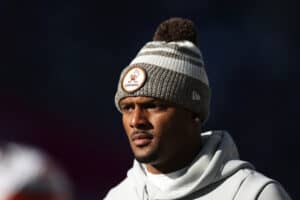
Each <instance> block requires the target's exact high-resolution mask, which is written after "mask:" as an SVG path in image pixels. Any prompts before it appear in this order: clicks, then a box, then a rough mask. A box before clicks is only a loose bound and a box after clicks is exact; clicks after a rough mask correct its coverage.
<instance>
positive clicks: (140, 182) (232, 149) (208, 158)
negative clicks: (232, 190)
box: [127, 131, 253, 200]
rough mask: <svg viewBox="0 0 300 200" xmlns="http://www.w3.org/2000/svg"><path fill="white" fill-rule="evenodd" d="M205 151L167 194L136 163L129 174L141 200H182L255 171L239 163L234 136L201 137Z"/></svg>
mask: <svg viewBox="0 0 300 200" xmlns="http://www.w3.org/2000/svg"><path fill="white" fill-rule="evenodd" d="M201 138H202V141H203V143H202V144H203V147H202V149H201V151H200V152H199V154H198V155H197V156H196V158H195V159H194V161H193V162H192V163H191V164H190V165H189V166H188V167H187V168H186V171H185V172H184V173H183V175H182V176H180V177H178V178H176V179H174V181H173V182H172V185H170V187H169V189H168V190H167V191H162V190H160V189H159V188H157V187H156V186H154V185H153V184H151V183H150V182H149V181H148V180H147V176H146V172H145V171H144V167H143V166H142V164H140V163H139V162H137V161H136V160H135V161H134V164H133V167H132V168H131V169H130V170H129V171H128V174H127V176H128V179H129V180H130V181H133V182H134V185H136V186H137V187H138V188H137V190H136V191H137V193H138V196H139V197H140V198H141V199H144V198H145V196H147V198H148V199H157V200H170V199H179V198H182V197H184V196H187V195H189V194H192V193H193V192H195V191H199V190H201V189H203V188H205V187H206V186H209V185H211V184H213V183H215V182H217V181H220V180H222V179H224V178H226V177H228V176H230V175H232V174H234V173H235V172H236V171H238V170H239V169H242V168H253V166H252V165H251V164H250V163H248V162H245V161H241V160H239V155H238V151H237V148H236V145H235V143H234V141H233V140H232V138H231V136H230V135H229V134H228V133H227V132H225V131H208V132H204V133H201Z"/></svg>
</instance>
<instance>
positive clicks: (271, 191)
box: [258, 182, 291, 200]
mask: <svg viewBox="0 0 300 200" xmlns="http://www.w3.org/2000/svg"><path fill="white" fill-rule="evenodd" d="M268 199H272V200H291V198H290V196H289V195H288V194H287V192H286V191H285V190H284V188H283V187H282V186H281V185H280V184H279V183H277V182H274V183H269V184H267V185H266V186H265V187H264V188H263V190H262V191H261V192H260V194H259V196H258V200H268Z"/></svg>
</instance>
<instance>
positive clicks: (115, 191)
mask: <svg viewBox="0 0 300 200" xmlns="http://www.w3.org/2000/svg"><path fill="white" fill-rule="evenodd" d="M131 191H133V185H132V183H131V182H130V181H129V179H128V178H125V179H124V180H123V181H122V182H120V183H119V184H118V185H116V186H114V187H113V188H111V189H110V190H109V192H108V193H107V195H106V196H105V198H104V200H119V199H123V198H124V197H128V196H129V195H130V193H131Z"/></svg>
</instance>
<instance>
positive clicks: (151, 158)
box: [134, 151, 159, 164]
mask: <svg viewBox="0 0 300 200" xmlns="http://www.w3.org/2000/svg"><path fill="white" fill-rule="evenodd" d="M134 157H135V159H136V160H137V161H139V162H140V163H145V164H149V163H153V162H155V161H156V160H158V157H159V154H158V151H154V152H151V153H149V154H147V155H136V154H135V155H134Z"/></svg>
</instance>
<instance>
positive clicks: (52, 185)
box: [0, 142, 72, 200]
mask: <svg viewBox="0 0 300 200" xmlns="http://www.w3.org/2000/svg"><path fill="white" fill-rule="evenodd" d="M71 199H72V192H71V183H70V180H69V179H68V178H67V176H66V175H65V173H64V171H62V169H60V168H59V167H58V166H57V164H56V163H54V161H53V160H52V159H50V158H49V156H48V155H46V154H45V153H43V152H42V151H41V150H39V149H37V148H33V147H31V146H28V145H23V144H19V143H12V142H2V143H1V144H0V200H71Z"/></svg>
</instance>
